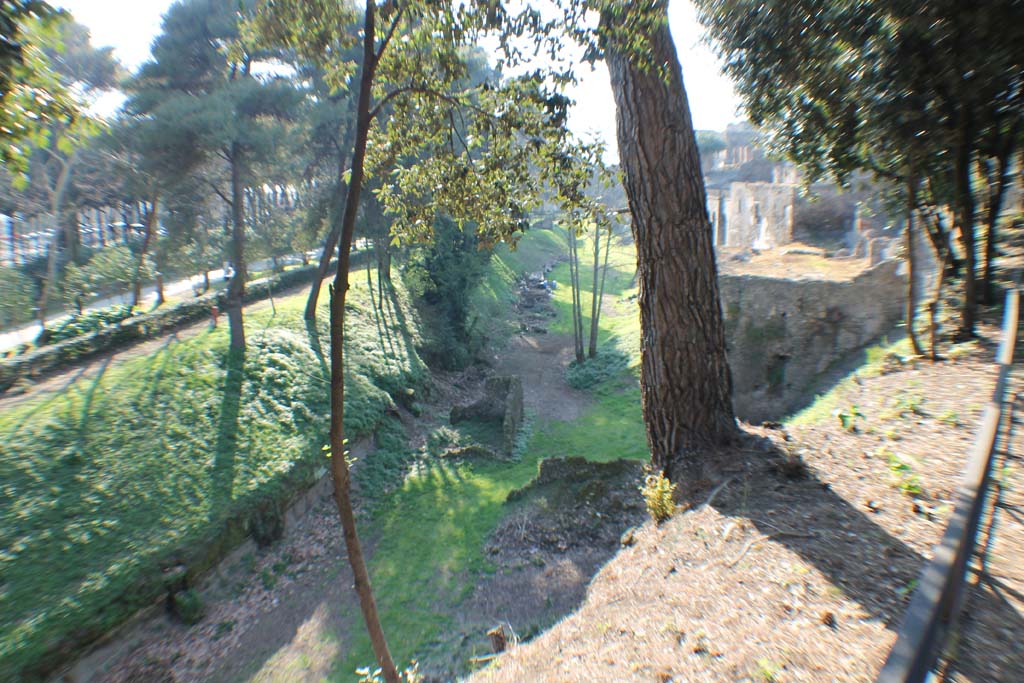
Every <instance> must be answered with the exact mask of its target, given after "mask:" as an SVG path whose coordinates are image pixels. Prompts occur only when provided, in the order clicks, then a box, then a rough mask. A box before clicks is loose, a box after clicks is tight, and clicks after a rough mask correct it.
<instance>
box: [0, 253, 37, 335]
mask: <svg viewBox="0 0 1024 683" xmlns="http://www.w3.org/2000/svg"><path fill="white" fill-rule="evenodd" d="M34 299H35V285H34V284H33V283H32V280H31V278H29V277H27V276H26V275H24V274H23V273H22V272H21V271H19V270H16V269H14V268H6V267H0V327H11V326H13V325H19V324H21V323H27V322H30V321H31V320H32V307H33V306H34V305H35V301H34Z"/></svg>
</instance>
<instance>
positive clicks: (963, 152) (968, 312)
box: [954, 114, 978, 339]
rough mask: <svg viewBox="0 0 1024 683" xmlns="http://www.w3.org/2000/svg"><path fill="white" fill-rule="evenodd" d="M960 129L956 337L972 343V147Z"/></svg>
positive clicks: (975, 309)
mask: <svg viewBox="0 0 1024 683" xmlns="http://www.w3.org/2000/svg"><path fill="white" fill-rule="evenodd" d="M963 116H966V114H963ZM961 128H962V131H961V140H960V143H959V144H958V149H957V158H956V161H955V169H954V171H955V173H956V181H955V182H956V188H955V196H956V206H955V208H954V214H955V220H956V227H957V230H958V232H959V233H960V243H961V244H962V245H963V248H964V273H963V280H964V292H963V294H964V298H963V305H962V306H961V308H960V330H959V332H958V333H957V336H958V337H959V338H961V339H971V338H973V337H974V328H975V324H976V323H977V314H978V278H977V272H978V266H977V263H978V254H977V243H976V238H975V224H974V223H975V221H974V219H975V206H974V194H973V193H972V190H971V163H970V147H969V145H968V143H967V136H968V135H969V133H968V131H967V124H966V123H964V124H962V126H961Z"/></svg>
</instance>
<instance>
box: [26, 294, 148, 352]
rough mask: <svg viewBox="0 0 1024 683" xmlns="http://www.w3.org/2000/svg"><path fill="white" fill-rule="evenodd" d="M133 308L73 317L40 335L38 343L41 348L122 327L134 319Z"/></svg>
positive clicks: (114, 307) (110, 308)
mask: <svg viewBox="0 0 1024 683" xmlns="http://www.w3.org/2000/svg"><path fill="white" fill-rule="evenodd" d="M132 315H133V311H132V307H131V306H129V305H128V304H121V305H118V306H111V307H109V308H101V309H98V310H95V311H89V312H88V313H82V314H81V315H73V316H71V317H70V318H68V319H67V320H65V321H64V322H62V323H61V324H60V325H58V326H57V327H55V328H53V329H52V330H46V332H44V333H42V334H40V335H39V338H38V339H37V340H36V343H37V344H38V345H40V346H45V345H47V344H56V343H57V342H62V341H64V340H66V339H73V338H75V337H81V336H84V335H87V334H92V333H93V332H99V331H100V330H102V329H104V328H106V327H112V326H114V325H120V324H121V323H122V322H124V321H125V320H127V319H128V318H130V317H132Z"/></svg>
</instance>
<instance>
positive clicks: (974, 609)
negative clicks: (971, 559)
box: [942, 573, 1024, 683]
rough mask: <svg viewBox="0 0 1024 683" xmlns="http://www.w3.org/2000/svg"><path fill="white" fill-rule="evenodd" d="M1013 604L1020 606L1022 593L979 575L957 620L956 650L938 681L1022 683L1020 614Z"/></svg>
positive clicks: (1023, 622)
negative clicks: (1019, 682)
mask: <svg viewBox="0 0 1024 683" xmlns="http://www.w3.org/2000/svg"><path fill="white" fill-rule="evenodd" d="M1014 603H1017V604H1018V605H1019V604H1022V603H1024V594H1021V592H1020V591H1017V590H1015V589H1013V588H1012V587H1010V586H1008V585H1006V584H1005V583H1004V582H1002V581H1000V580H999V579H997V578H995V577H993V576H991V575H989V574H986V573H982V574H981V575H980V576H979V581H978V582H977V583H976V584H975V585H973V586H970V587H969V588H968V593H967V599H966V602H965V604H964V608H963V611H962V612H961V613H960V619H959V627H960V631H959V638H958V641H957V642H958V643H959V647H957V648H956V650H955V652H954V655H953V657H954V661H952V662H950V664H949V667H948V668H947V670H946V671H945V672H944V673H945V675H944V676H943V678H942V680H949V681H952V680H968V681H973V682H974V683H981V682H982V681H985V682H986V683H1016V682H1017V681H1024V640H1021V638H1020V634H1021V633H1024V615H1022V614H1021V613H1020V611H1019V610H1018V608H1017V606H1016V605H1015V604H1014ZM954 674H957V675H955V676H954Z"/></svg>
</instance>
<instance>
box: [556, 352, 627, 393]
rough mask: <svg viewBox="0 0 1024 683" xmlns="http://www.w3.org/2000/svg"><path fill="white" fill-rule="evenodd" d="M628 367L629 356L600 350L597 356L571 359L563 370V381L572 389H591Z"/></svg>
mask: <svg viewBox="0 0 1024 683" xmlns="http://www.w3.org/2000/svg"><path fill="white" fill-rule="evenodd" d="M628 367H629V358H627V357H626V355H625V354H623V353H620V352H618V351H602V352H601V353H599V354H597V357H595V358H591V359H588V360H585V361H583V362H582V363H578V362H576V361H573V362H572V363H570V364H569V368H568V369H567V370H566V371H565V381H566V382H568V383H569V386H571V387H572V388H573V389H592V388H594V387H596V386H597V385H598V384H601V383H602V382H605V381H606V380H609V379H611V378H613V377H616V376H618V375H619V374H621V373H622V372H623V371H624V370H625V369H626V368H628Z"/></svg>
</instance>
